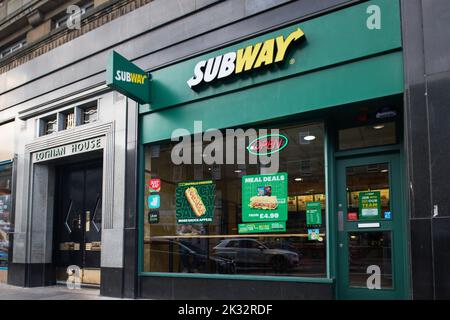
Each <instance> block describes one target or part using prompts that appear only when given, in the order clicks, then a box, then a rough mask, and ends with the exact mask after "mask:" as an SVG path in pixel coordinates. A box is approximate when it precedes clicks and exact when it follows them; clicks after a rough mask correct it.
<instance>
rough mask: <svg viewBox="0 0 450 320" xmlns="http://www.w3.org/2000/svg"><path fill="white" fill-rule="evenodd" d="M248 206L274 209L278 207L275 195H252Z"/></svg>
mask: <svg viewBox="0 0 450 320" xmlns="http://www.w3.org/2000/svg"><path fill="white" fill-rule="evenodd" d="M249 207H250V208H253V209H265V210H275V209H276V208H277V207H278V201H277V197H276V196H254V197H251V198H250V204H249Z"/></svg>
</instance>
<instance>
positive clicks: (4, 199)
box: [0, 164, 12, 282]
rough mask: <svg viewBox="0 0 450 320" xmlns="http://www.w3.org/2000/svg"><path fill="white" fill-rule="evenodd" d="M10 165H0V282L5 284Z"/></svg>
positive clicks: (9, 207)
mask: <svg viewBox="0 0 450 320" xmlns="http://www.w3.org/2000/svg"><path fill="white" fill-rule="evenodd" d="M11 180H12V165H11V164H8V165H0V282H6V268H7V267H8V248H9V233H10V232H12V224H11V204H12V202H11V201H12V200H11V188H12V185H11V183H12V182H11Z"/></svg>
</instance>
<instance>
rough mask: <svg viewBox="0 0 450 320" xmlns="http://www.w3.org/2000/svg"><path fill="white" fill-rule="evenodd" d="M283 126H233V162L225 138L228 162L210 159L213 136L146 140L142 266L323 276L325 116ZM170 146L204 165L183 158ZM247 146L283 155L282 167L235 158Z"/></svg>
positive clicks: (154, 269) (160, 269) (253, 150)
mask: <svg viewBox="0 0 450 320" xmlns="http://www.w3.org/2000/svg"><path fill="white" fill-rule="evenodd" d="M278 129H279V134H274V135H267V134H266V135H264V134H260V132H259V133H258V135H257V138H256V139H254V138H255V137H254V136H253V137H246V136H245V135H244V134H243V133H242V132H241V134H237V135H236V137H237V139H236V140H235V141H234V142H235V144H234V145H233V147H234V150H235V151H234V155H233V157H231V158H232V161H226V159H225V158H226V156H227V155H229V152H230V150H229V149H227V148H228V145H227V146H225V143H223V144H222V145H223V146H224V147H223V148H224V149H223V158H224V160H223V162H224V164H220V163H218V162H219V161H217V162H214V163H213V164H210V165H209V164H206V163H211V162H206V161H205V157H207V155H206V153H207V150H208V147H210V146H211V145H212V143H211V142H202V140H199V141H194V140H195V138H193V136H191V138H192V142H193V143H191V144H192V146H191V150H190V151H189V150H188V149H184V150H183V151H182V152H179V150H180V149H179V146H180V142H164V143H156V144H150V145H147V146H146V147H145V191H144V192H145V197H144V221H143V223H144V236H143V239H142V241H143V271H144V272H173V273H214V274H216V273H219V274H245V275H267V276H302V277H325V276H326V237H327V234H326V217H325V209H326V195H325V164H324V128H323V124H322V123H312V124H308V125H297V126H284V127H278ZM258 130H259V129H258ZM269 132H272V131H270V130H269ZM221 133H222V134H223V137H224V141H225V137H226V131H225V130H224V131H221ZM239 139H241V140H239ZM236 141H245V142H244V143H243V144H242V145H244V146H245V148H241V149H239V150H241V152H237V149H236V148H237V147H236V144H237V142H236ZM191 144H189V145H191ZM177 150H178V151H177ZM199 150H200V151H199ZM209 150H210V149H209ZM269 151H270V152H269ZM216 152H217V150H216ZM216 152H214V155H218V154H220V152H217V153H216ZM173 153H174V154H177V153H178V154H180V155H182V156H187V155H188V154H190V155H191V156H192V157H191V160H192V159H195V157H196V155H197V156H199V157H197V159H200V162H201V163H198V162H197V164H184V163H183V164H177V163H179V162H178V161H174V157H173ZM244 153H245V157H247V158H250V157H251V155H250V154H264V153H268V156H270V157H272V156H274V157H278V159H279V165H278V170H273V167H272V171H271V172H269V171H268V165H267V164H266V165H264V164H262V163H260V162H258V163H250V161H249V160H248V159H247V161H246V162H245V164H242V162H240V163H237V162H238V161H237V158H238V154H240V155H241V156H242V155H243V154H244ZM211 154H213V153H211ZM202 158H203V161H202ZM218 158H220V157H218ZM274 159H275V158H274Z"/></svg>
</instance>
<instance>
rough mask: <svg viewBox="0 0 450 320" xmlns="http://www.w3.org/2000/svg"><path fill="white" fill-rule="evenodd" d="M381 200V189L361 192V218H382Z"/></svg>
mask: <svg viewBox="0 0 450 320" xmlns="http://www.w3.org/2000/svg"><path fill="white" fill-rule="evenodd" d="M380 215H381V201H380V191H369V192H360V193H359V219H360V220H376V219H380Z"/></svg>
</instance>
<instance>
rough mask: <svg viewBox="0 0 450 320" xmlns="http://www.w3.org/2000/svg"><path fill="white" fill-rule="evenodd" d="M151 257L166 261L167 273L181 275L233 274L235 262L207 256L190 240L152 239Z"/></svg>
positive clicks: (207, 253)
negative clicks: (180, 273) (167, 264)
mask: <svg viewBox="0 0 450 320" xmlns="http://www.w3.org/2000/svg"><path fill="white" fill-rule="evenodd" d="M150 245H151V251H152V255H154V256H158V257H159V258H162V259H164V257H165V260H166V261H168V263H169V269H170V270H169V271H172V272H173V271H174V272H183V273H220V274H232V273H235V271H236V268H235V262H234V261H233V260H232V259H228V258H226V257H220V256H216V255H212V254H209V252H208V250H205V249H203V248H202V247H200V246H197V245H195V244H193V243H191V242H190V240H186V239H183V240H177V239H153V240H151V242H150Z"/></svg>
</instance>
